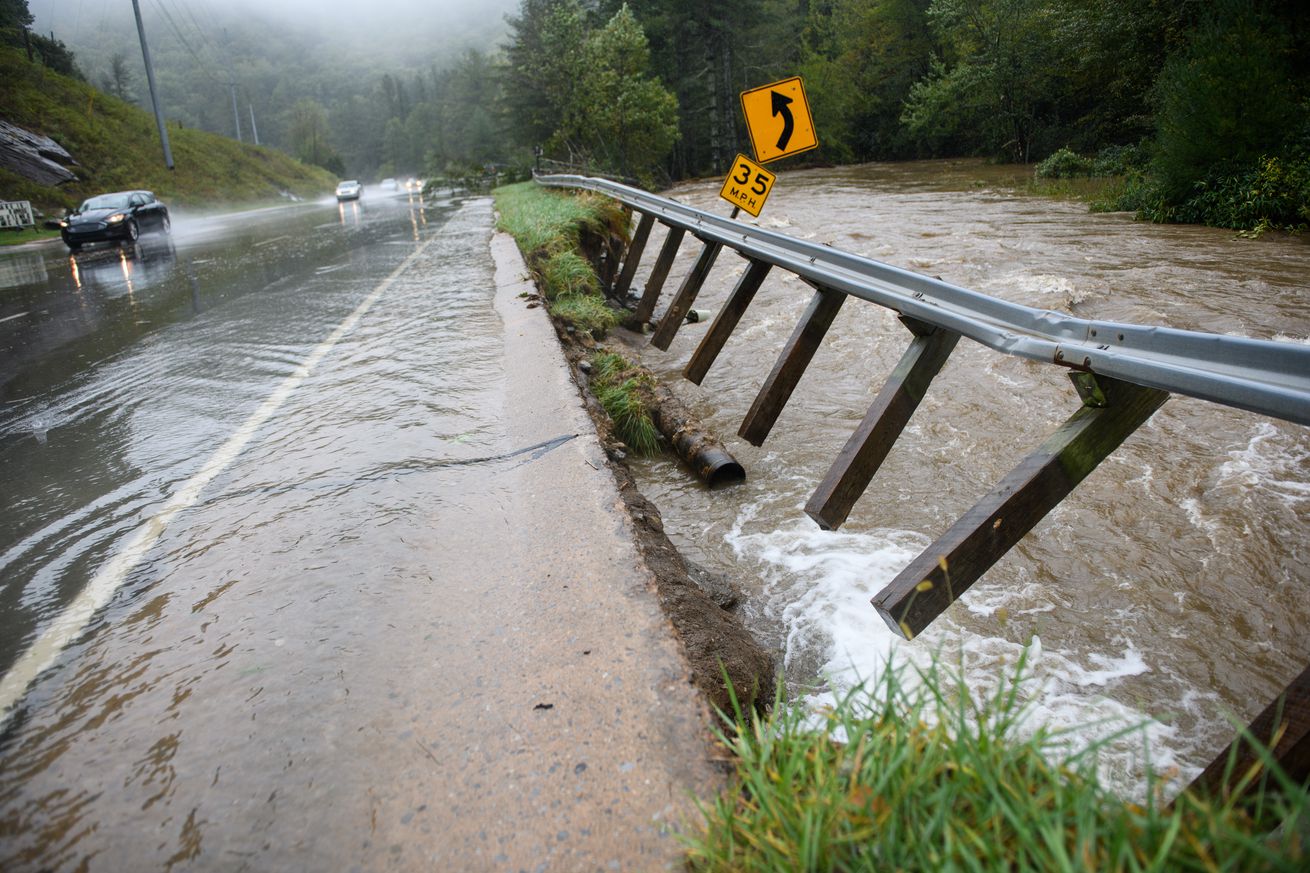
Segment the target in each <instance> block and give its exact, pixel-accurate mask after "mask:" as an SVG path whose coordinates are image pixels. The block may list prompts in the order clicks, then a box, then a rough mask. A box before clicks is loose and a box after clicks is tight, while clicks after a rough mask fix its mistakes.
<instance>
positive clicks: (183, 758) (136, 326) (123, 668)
mask: <svg viewBox="0 0 1310 873" xmlns="http://www.w3.org/2000/svg"><path fill="white" fill-rule="evenodd" d="M490 224H491V219H490V204H489V201H488V200H486V199H472V200H455V199H447V200H443V201H437V202H435V203H429V204H427V205H424V204H422V203H421V202H419V201H417V199H415V198H407V197H403V196H402V197H399V198H392V199H385V200H383V199H379V200H372V201H370V200H368V199H366V200H364V201H363V202H359V203H351V204H343V205H338V204H336V203H334V202H324V203H316V204H297V205H294V206H288V207H285V208H280V209H274V210H267V211H262V212H254V213H247V214H243V215H226V216H217V217H214V218H210V219H202V218H195V219H187V218H186V217H185V216H179V217H177V218H175V221H174V235H173V238H172V239H171V240H147V241H145V242H144V243H143V244H142V245H141V246H139V247H137V248H136V249H133V250H122V249H117V248H104V249H98V250H88V251H86V252H85V253H82V254H79V255H78V256H77V257H75V258H73V257H69V256H68V255H67V253H65V252H63V251H61V250H59V249H57V248H54V247H47V248H44V249H42V250H40V251H39V252H35V251H25V252H21V253H19V254H18V255H17V256H15V257H12V259H10V258H6V257H5V256H0V276H4V277H6V279H7V281H9V282H11V283H12V284H10V285H9V286H8V287H6V288H4V289H3V291H0V319H4V318H6V317H7V316H10V315H14V314H18V313H22V315H21V316H20V317H17V318H10V319H9V320H7V321H0V401H2V403H3V406H0V470H2V471H3V478H4V482H5V501H4V507H3V511H2V514H0V578H2V579H3V584H2V585H0V668H3V670H5V671H6V672H9V671H10V670H11V668H13V667H14V665H15V664H18V663H20V662H22V659H23V658H24V657H25V653H27V652H29V651H30V650H31V648H32V647H33V645H34V644H36V643H38V641H41V640H45V639H46V637H45V636H44V635H45V634H46V633H47V632H48V631H50V630H51V628H52V627H53V626H57V625H59V623H60V622H61V621H64V620H65V618H66V616H67V615H68V614H69V612H70V611H72V610H74V608H75V607H76V606H77V603H78V598H79V597H80V596H83V595H84V593H85V592H86V591H87V590H89V589H94V588H95V587H96V585H98V584H100V580H103V579H104V578H105V574H106V572H107V569H106V568H109V570H112V569H113V568H115V567H117V568H118V569H119V570H120V571H121V573H120V577H121V578H118V579H117V580H115V584H116V587H114V588H113V589H112V590H109V591H108V592H107V593H106V595H105V599H106V605H105V606H104V607H103V608H101V609H98V610H95V611H94V612H92V613H91V614H90V615H89V616H88V618H87V619H86V624H85V625H84V626H82V625H76V624H74V625H73V626H72V628H71V631H70V632H69V633H68V634H66V635H65V638H63V639H62V640H61V641H60V645H59V647H57V649H56V651H55V652H54V654H53V655H52V657H53V659H54V666H53V667H52V668H51V669H49V670H47V671H45V672H44V673H42V674H41V676H40V678H38V679H37V680H36V681H35V682H34V683H33V684H32V685H31V686H30V687H25V688H20V689H18V692H17V695H16V697H15V699H14V705H13V706H12V707H11V708H10V709H9V711H8V713H7V719H6V722H5V724H4V729H3V734H2V735H0V737H2V738H0V867H2V868H3V869H5V870H21V869H79V868H84V867H86V866H88V865H89V866H90V867H91V868H92V869H118V870H122V869H173V868H175V867H176V868H179V869H182V868H186V867H188V866H191V865H192V864H193V863H203V864H204V865H205V866H206V867H208V868H210V869H243V868H244V867H245V866H246V865H253V866H255V867H258V868H261V869H293V868H294V869H347V868H348V867H349V866H350V864H351V863H363V861H362V859H366V858H373V859H375V860H376V859H377V858H388V857H389V858H393V859H394V861H395V862H396V863H400V862H402V861H405V863H413V860H414V859H413V858H408V859H406V858H405V857H404V856H405V852H407V851H408V852H412V851H413V847H412V846H408V847H407V845H408V842H407V840H406V839H405V835H406V833H408V832H410V831H413V832H419V831H422V830H424V829H427V828H430V827H431V826H432V825H431V822H429V821H426V820H425V818H424V813H425V812H426V811H427V810H428V808H429V807H428V806H427V803H428V802H429V801H430V800H431V797H430V793H429V792H427V791H426V786H422V787H423V788H424V790H420V787H421V786H420V783H421V781H422V780H421V779H420V775H421V768H422V767H423V766H424V764H425V763H426V761H427V758H428V756H430V755H432V754H433V752H432V749H431V747H429V746H424V745H423V744H422V743H420V742H418V739H419V738H420V736H425V735H424V734H423V728H422V725H423V724H424V723H429V724H431V723H435V719H436V718H437V716H436V715H435V714H434V709H435V708H439V707H440V705H441V703H440V701H442V700H443V699H444V697H445V696H448V695H453V694H456V693H458V692H459V689H458V688H457V687H456V686H457V684H458V683H457V682H456V680H457V679H459V676H457V675H452V676H448V677H447V678H448V680H449V681H448V683H447V686H446V687H434V683H436V684H438V685H439V680H440V677H441V676H442V675H444V674H443V673H442V671H441V669H440V657H439V656H438V655H435V654H434V650H433V649H432V647H431V646H429V645H426V644H425V641H431V640H432V639H434V638H440V637H442V635H443V634H446V633H447V632H448V630H447V628H446V627H445V623H446V622H447V621H448V620H449V619H448V618H447V617H446V615H445V614H444V613H442V612H440V611H437V612H434V611H433V609H432V598H433V597H438V598H440V599H443V600H445V601H447V602H449V603H450V604H454V603H455V602H457V601H459V600H460V598H463V600H464V601H465V605H466V606H467V607H468V608H470V609H476V608H477V603H476V602H472V601H470V600H469V598H470V597H472V595H471V594H470V593H469V592H468V589H467V588H465V589H456V590H447V589H444V588H442V584H443V582H442V580H443V579H446V580H448V579H452V578H457V577H458V574H456V573H452V572H448V568H451V567H453V566H455V565H456V564H457V563H458V551H459V547H460V546H461V545H462V544H461V543H441V542H433V541H432V536H431V530H432V525H433V521H434V519H436V518H438V517H440V516H442V515H443V514H446V513H459V512H462V511H464V509H465V508H466V507H465V506H463V505H461V502H460V501H459V500H458V499H456V498H454V497H453V496H452V495H459V494H462V493H465V492H472V493H475V494H477V495H478V497H477V498H476V499H478V500H481V501H493V502H494V501H496V500H498V499H499V500H507V499H510V495H508V494H506V493H501V492H498V491H497V484H496V477H497V475H498V473H499V472H500V471H511V470H512V469H513V467H514V465H515V464H517V463H521V462H522V461H523V459H524V458H525V457H533V455H532V453H533V452H548V451H551V450H552V449H553V448H555V447H556V445H557V444H554V443H551V444H538V445H534V446H526V447H521V446H510V445H507V444H506V442H505V439H504V434H503V430H502V427H501V423H502V418H503V415H502V412H503V411H502V410H501V409H500V408H499V405H498V404H499V400H498V398H499V393H498V388H497V386H498V385H499V384H500V380H501V379H502V376H501V372H502V367H501V361H500V358H501V355H502V346H501V340H500V336H499V331H500V325H499V320H498V319H497V317H496V315H495V313H494V312H493V311H492V310H491V308H490V306H489V299H490V295H491V293H492V292H493V290H494V285H493V283H492V282H491V281H490V268H489V265H488V263H487V258H486V245H487V239H488V236H489V233H490ZM402 267H405V268H406V269H403V270H402V269H401V268H402ZM409 268H412V269H409ZM431 276H440V277H442V282H441V284H440V286H439V287H438V286H436V285H434V284H433V283H432V282H431V281H429V280H428V279H425V278H424V277H431ZM274 400H275V401H276V403H272V401H274ZM261 416H262V417H261ZM242 422H245V425H242ZM252 423H253V426H252ZM242 429H246V430H249V433H244V434H243V433H242V432H241V431H242ZM237 437H241V440H240V441H239V443H234V440H236V439H237ZM520 449H522V452H520V451H518V450H520ZM502 487H505V488H509V487H510V486H509V485H508V484H504V485H503V486H502ZM179 501H180V502H179ZM179 507H180V509H179ZM143 532H144V534H143ZM143 535H144V536H145V537H146V538H145V539H144V540H141V539H140V538H141V537H142V536H143ZM125 555H126V556H128V557H126V558H125V557H124V556H125ZM443 573H445V574H446V575H444V576H443ZM446 584H450V583H446ZM461 590H462V591H464V592H465V593H463V594H461V593H460V592H461ZM434 659H436V660H435V661H434ZM24 684H25V683H24ZM6 693H8V692H6ZM464 693H467V689H465V692H464ZM234 710H239V711H240V718H239V719H234V718H233V713H234ZM411 723H412V725H413V727H412V728H409V729H410V730H412V731H414V733H413V735H412V737H411V739H410V740H408V741H402V742H397V738H396V735H397V734H398V733H403V729H402V728H399V727H397V725H401V724H403V725H409V724H411ZM241 724H244V725H246V728H245V729H241V728H239V727H237V725H241ZM383 736H385V738H386V741H387V743H389V744H391V745H392V746H393V747H394V748H403V749H404V750H406V751H404V752H402V753H400V754H406V755H410V756H412V762H411V763H410V764H407V765H405V766H402V767H400V768H399V769H398V770H397V771H396V772H399V773H401V774H402V775H401V776H399V777H397V778H396V780H395V781H394V782H392V783H390V784H386V785H383V784H380V783H378V782H377V781H376V779H375V778H373V777H372V776H371V774H370V766H369V763H368V762H369V761H370V751H371V750H374V749H375V747H376V746H377V744H378V743H379V741H380V738H382V737H383ZM427 739H428V740H430V741H436V740H437V739H438V737H435V736H432V737H427ZM404 773H410V774H411V777H410V778H408V779H407V778H406V777H404V775H403V774H404ZM270 785H271V786H273V787H271V788H270V787H269V786H270ZM234 810H236V811H234ZM347 819H348V820H351V821H353V822H357V823H359V825H360V826H359V829H358V832H359V833H363V834H366V835H368V836H367V838H366V839H364V840H363V844H362V845H351V846H343V845H342V841H341V835H340V834H333V833H332V832H331V826H330V823H331V822H334V821H341V820H347ZM275 820H276V821H277V823H278V833H279V834H281V835H285V834H286V833H301V834H303V835H304V836H303V840H302V841H301V842H300V843H294V842H287V841H286V840H285V838H284V837H279V838H277V839H274V838H273V837H272V836H270V829H271V827H272V823H273V822H274V821H275ZM261 823H262V824H261ZM197 859H201V861H198V860H197ZM256 859H257V860H256ZM373 866H378V865H377V864H376V863H374V864H373Z"/></svg>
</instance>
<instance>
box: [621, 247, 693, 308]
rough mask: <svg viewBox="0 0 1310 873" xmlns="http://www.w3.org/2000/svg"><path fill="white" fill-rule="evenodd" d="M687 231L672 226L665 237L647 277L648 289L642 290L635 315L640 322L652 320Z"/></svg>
mask: <svg viewBox="0 0 1310 873" xmlns="http://www.w3.org/2000/svg"><path fill="white" fill-rule="evenodd" d="M685 233H686V231H685V230H683V229H682V228H680V227H670V228H669V235H668V236H666V237H664V247H663V248H661V249H660V253H659V256H658V257H656V258H655V266H654V267H652V268H651V271H650V275H649V276H648V277H646V290H645V291H644V292H642V295H641V302H640V303H638V304H637V312H636V314H635V315H634V316H633V317H634V318H635V319H636V321H637V323H638V324H642V323H645V322H647V321H650V316H651V313H652V312H654V311H655V301H657V300H659V299H660V291H661V290H663V288H664V280H665V279H667V278H668V277H669V270H670V269H671V268H672V267H673V259H674V258H676V257H677V256H678V246H680V245H682V237H683V235H684V234H685Z"/></svg>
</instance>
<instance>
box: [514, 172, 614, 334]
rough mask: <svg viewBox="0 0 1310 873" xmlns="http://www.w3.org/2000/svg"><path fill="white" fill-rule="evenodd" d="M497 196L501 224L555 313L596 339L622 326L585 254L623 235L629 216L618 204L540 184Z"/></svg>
mask: <svg viewBox="0 0 1310 873" xmlns="http://www.w3.org/2000/svg"><path fill="white" fill-rule="evenodd" d="M494 195H495V199H496V209H497V210H498V211H499V213H500V219H499V223H498V225H497V226H498V227H499V228H500V229H501V230H503V231H505V232H506V233H508V234H509V235H510V236H512V237H514V240H515V241H516V242H517V243H518V246H519V250H520V251H521V252H523V258H524V260H525V261H527V264H528V267H529V268H530V269H531V270H532V272H533V275H534V277H535V278H536V280H537V287H539V288H540V289H541V292H542V295H543V296H544V297H545V298H546V305H547V307H548V309H549V312H550V314H551V315H553V316H555V317H556V318H558V319H560V320H561V321H563V322H564V323H565V324H566V325H568V326H569V327H572V328H573V329H574V330H577V331H582V332H584V333H588V334H591V335H593V336H595V337H597V338H599V337H602V336H604V335H605V332H606V331H608V330H610V329H611V328H613V327H614V326H615V325H617V324H618V323H619V313H618V312H617V311H616V310H615V309H613V308H611V307H610V306H609V305H607V304H606V302H605V298H604V296H603V295H602V294H601V291H600V279H599V278H598V277H597V276H596V271H595V269H594V268H593V267H592V262H591V260H589V259H588V258H587V257H586V256H585V255H584V250H585V248H586V247H587V245H591V246H593V247H598V246H601V245H603V244H604V241H605V240H607V239H609V238H610V236H611V235H615V234H622V233H623V232H624V230H625V229H626V227H627V224H628V217H627V215H626V214H625V213H624V212H623V210H622V209H621V208H620V207H619V205H618V204H617V203H615V202H614V201H612V200H610V199H608V198H605V197H600V196H597V195H594V194H587V193H572V192H564V191H555V190H552V189H548V188H542V187H541V186H540V185H538V184H536V183H535V182H520V183H519V184H517V185H506V186H504V187H501V188H497V189H496V190H495V192H494Z"/></svg>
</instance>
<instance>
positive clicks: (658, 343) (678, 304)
mask: <svg viewBox="0 0 1310 873" xmlns="http://www.w3.org/2000/svg"><path fill="white" fill-rule="evenodd" d="M722 248H723V244H722V243H716V242H707V243H705V248H703V249H701V250H700V254H699V255H697V257H696V263H695V264H693V265H692V267H691V272H690V273H688V274H687V275H686V277H685V278H683V280H682V285H680V286H679V287H678V293H677V294H675V295H673V301H672V302H671V303H669V308H668V309H666V310H665V311H664V317H663V318H661V319H660V326H659V329H658V330H656V331H655V335H654V336H653V337H651V339H650V344H651V345H653V346H654V347H655V348H657V349H659V350H660V351H662V352H667V351H668V350H669V346H670V345H672V344H673V337H674V336H676V335H677V333H678V328H679V327H681V326H682V320H683V319H684V318H686V317H687V311H688V310H690V309H691V304H693V303H695V302H696V295H697V294H699V293H700V289H701V286H702V285H704V284H705V279H706V278H707V277H708V276H709V275H710V269H711V268H712V267H713V266H714V261H715V259H717V258H718V256H719V251H720V249H722Z"/></svg>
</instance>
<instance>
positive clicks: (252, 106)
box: [250, 103, 259, 145]
mask: <svg viewBox="0 0 1310 873" xmlns="http://www.w3.org/2000/svg"><path fill="white" fill-rule="evenodd" d="M250 135H251V136H252V137H254V139H255V145H259V128H258V127H255V104H253V103H251V104H250Z"/></svg>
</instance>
